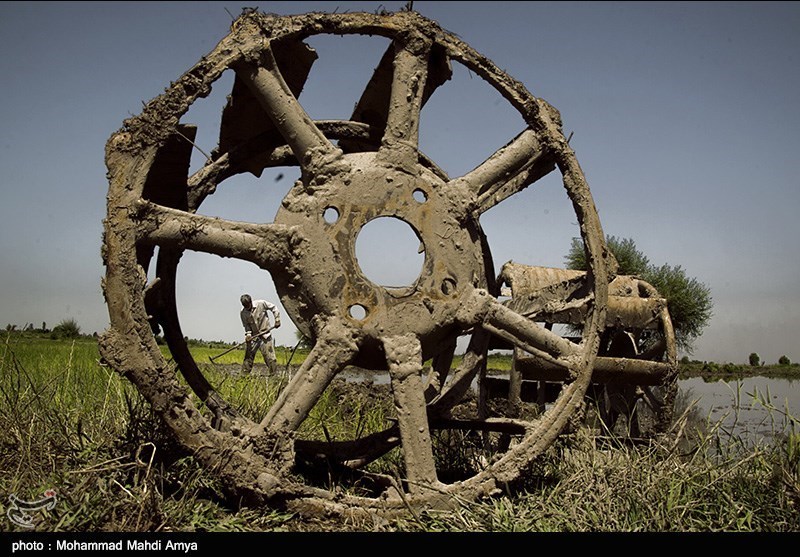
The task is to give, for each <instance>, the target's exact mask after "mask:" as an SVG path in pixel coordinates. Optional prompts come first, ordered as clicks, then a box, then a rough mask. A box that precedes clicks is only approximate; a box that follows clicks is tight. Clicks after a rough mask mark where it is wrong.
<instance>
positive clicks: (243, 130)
mask: <svg viewBox="0 0 800 557" xmlns="http://www.w3.org/2000/svg"><path fill="white" fill-rule="evenodd" d="M270 49H271V51H272V56H273V57H274V59H275V64H276V67H277V68H278V70H279V72H280V76H281V78H282V79H283V81H284V82H285V83H286V86H287V87H288V89H289V91H290V92H291V93H292V95H293V96H294V97H295V98H298V97H299V96H300V92H301V91H302V90H303V86H304V85H305V83H306V80H307V79H308V74H309V72H310V71H311V67H312V65H313V64H314V62H315V61H316V59H317V53H316V52H315V51H314V49H313V48H311V47H309V46H308V45H307V44H305V43H303V42H302V41H293V40H289V41H280V42H278V43H273V44H271V45H270ZM275 131H276V128H275V124H273V122H272V120H271V118H269V117H268V114H267V113H265V112H264V109H263V108H262V106H261V104H260V103H259V101H258V99H257V98H256V96H255V95H254V94H253V91H252V90H251V89H250V87H249V86H248V85H247V80H246V79H244V78H243V77H241V76H239V75H237V76H236V77H235V79H234V81H233V87H232V89H231V94H230V96H229V97H228V102H227V103H226V104H225V108H224V109H223V111H222V119H221V121H220V129H219V146H218V151H219V152H220V153H227V152H230V151H231V150H233V149H236V148H237V146H239V145H242V144H243V143H246V142H248V141H250V140H252V139H253V138H255V137H259V136H264V135H267V136H270V135H275ZM248 170H249V169H248Z"/></svg>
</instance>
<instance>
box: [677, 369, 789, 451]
mask: <svg viewBox="0 0 800 557" xmlns="http://www.w3.org/2000/svg"><path fill="white" fill-rule="evenodd" d="M678 387H679V389H680V395H681V396H682V397H685V398H684V400H687V401H694V400H696V401H697V402H696V404H697V408H698V412H699V414H701V415H702V417H704V418H706V419H707V420H708V421H709V423H710V424H712V425H714V424H717V425H719V427H720V429H721V430H722V431H723V432H724V433H726V434H729V435H731V436H734V437H739V438H747V439H751V440H764V439H766V440H768V439H770V438H772V437H774V436H775V435H776V434H780V433H787V432H790V431H792V427H794V431H795V432H798V431H800V381H798V380H790V379H777V378H770V377H747V378H744V379H738V380H730V381H723V380H716V381H709V382H706V381H705V380H704V379H703V378H700V377H694V378H691V379H681V380H680V381H679V382H678Z"/></svg>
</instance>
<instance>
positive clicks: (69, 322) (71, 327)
mask: <svg viewBox="0 0 800 557" xmlns="http://www.w3.org/2000/svg"><path fill="white" fill-rule="evenodd" d="M79 336H81V328H80V327H79V326H78V322H77V321H75V320H74V319H71V318H70V319H64V320H62V321H61V322H60V323H59V324H58V325H56V326H55V327H53V330H52V331H51V332H50V338H52V339H65V338H78V337H79Z"/></svg>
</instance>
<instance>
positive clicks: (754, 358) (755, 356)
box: [749, 352, 761, 367]
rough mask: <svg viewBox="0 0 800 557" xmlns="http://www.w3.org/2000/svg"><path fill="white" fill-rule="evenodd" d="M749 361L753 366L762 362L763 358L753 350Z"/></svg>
mask: <svg viewBox="0 0 800 557" xmlns="http://www.w3.org/2000/svg"><path fill="white" fill-rule="evenodd" d="M749 361H750V365H751V366H753V367H757V366H758V365H759V364H760V363H761V358H760V357H759V356H758V354H756V353H755V352H751V353H750V358H749Z"/></svg>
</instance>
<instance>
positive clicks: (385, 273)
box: [356, 217, 425, 288]
mask: <svg viewBox="0 0 800 557" xmlns="http://www.w3.org/2000/svg"><path fill="white" fill-rule="evenodd" d="M356 259H358V265H359V266H360V267H361V272H363V273H364V275H365V276H366V277H367V278H368V279H369V280H371V281H372V282H374V283H375V284H379V285H381V286H385V287H388V288H398V287H404V286H411V285H412V284H414V281H416V280H417V277H419V274H420V272H421V271H422V264H423V263H424V262H425V252H424V249H423V245H422V241H421V240H420V239H419V236H417V233H416V232H415V231H414V229H413V228H411V225H410V224H408V223H407V222H406V221H404V220H402V219H399V218H396V217H378V218H376V219H373V220H371V221H369V222H368V223H367V224H365V225H364V226H363V227H362V228H361V230H360V231H359V233H358V237H357V238H356Z"/></svg>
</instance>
